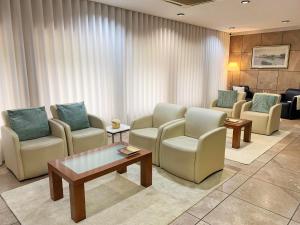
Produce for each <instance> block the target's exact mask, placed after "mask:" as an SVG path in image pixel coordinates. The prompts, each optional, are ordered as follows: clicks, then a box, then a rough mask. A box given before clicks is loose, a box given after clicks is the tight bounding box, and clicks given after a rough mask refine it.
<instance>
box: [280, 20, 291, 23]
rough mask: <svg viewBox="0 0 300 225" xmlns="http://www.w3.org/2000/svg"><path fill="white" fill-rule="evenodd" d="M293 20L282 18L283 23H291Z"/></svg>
mask: <svg viewBox="0 0 300 225" xmlns="http://www.w3.org/2000/svg"><path fill="white" fill-rule="evenodd" d="M289 22H291V21H290V20H282V21H281V23H289Z"/></svg>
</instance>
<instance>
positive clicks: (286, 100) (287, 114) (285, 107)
mask: <svg viewBox="0 0 300 225" xmlns="http://www.w3.org/2000/svg"><path fill="white" fill-rule="evenodd" d="M295 96H300V89H293V88H289V89H287V90H286V92H285V93H282V94H281V104H282V110H281V118H284V119H290V120H293V119H299V118H300V110H297V101H299V100H297V97H295Z"/></svg>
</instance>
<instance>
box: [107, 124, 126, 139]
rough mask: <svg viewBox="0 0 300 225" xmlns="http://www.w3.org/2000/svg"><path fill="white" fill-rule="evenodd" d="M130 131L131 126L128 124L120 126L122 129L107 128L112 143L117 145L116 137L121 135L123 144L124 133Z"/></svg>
mask: <svg viewBox="0 0 300 225" xmlns="http://www.w3.org/2000/svg"><path fill="white" fill-rule="evenodd" d="M129 130H130V126H128V125H126V124H120V128H118V129H113V128H112V127H111V126H108V127H106V132H107V133H109V134H111V138H112V143H115V135H116V134H120V142H122V133H124V132H127V131H129Z"/></svg>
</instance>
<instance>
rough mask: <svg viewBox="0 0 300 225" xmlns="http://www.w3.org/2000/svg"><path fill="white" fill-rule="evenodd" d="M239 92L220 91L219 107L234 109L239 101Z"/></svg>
mask: <svg viewBox="0 0 300 225" xmlns="http://www.w3.org/2000/svg"><path fill="white" fill-rule="evenodd" d="M237 96H238V93H237V91H222V90H219V91H218V102H217V106H218V107H221V108H232V107H233V105H234V103H236V101H237Z"/></svg>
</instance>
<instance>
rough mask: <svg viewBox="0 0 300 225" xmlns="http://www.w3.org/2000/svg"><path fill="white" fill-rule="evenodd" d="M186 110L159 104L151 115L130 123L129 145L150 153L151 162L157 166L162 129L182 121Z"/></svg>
mask: <svg viewBox="0 0 300 225" xmlns="http://www.w3.org/2000/svg"><path fill="white" fill-rule="evenodd" d="M185 111H186V108H185V107H183V106H179V105H175V104H168V103H160V104H158V105H157V106H156V107H155V109H154V112H153V114H152V115H149V116H145V117H142V118H139V119H137V120H135V121H133V122H132V124H131V131H130V133H129V144H131V145H134V146H137V147H140V148H145V149H148V150H151V151H152V162H153V163H154V164H155V165H159V153H158V151H159V144H160V136H161V133H162V131H163V128H164V127H165V126H167V125H168V124H171V123H173V122H174V121H177V120H178V119H182V118H183V117H184V114H185Z"/></svg>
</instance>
